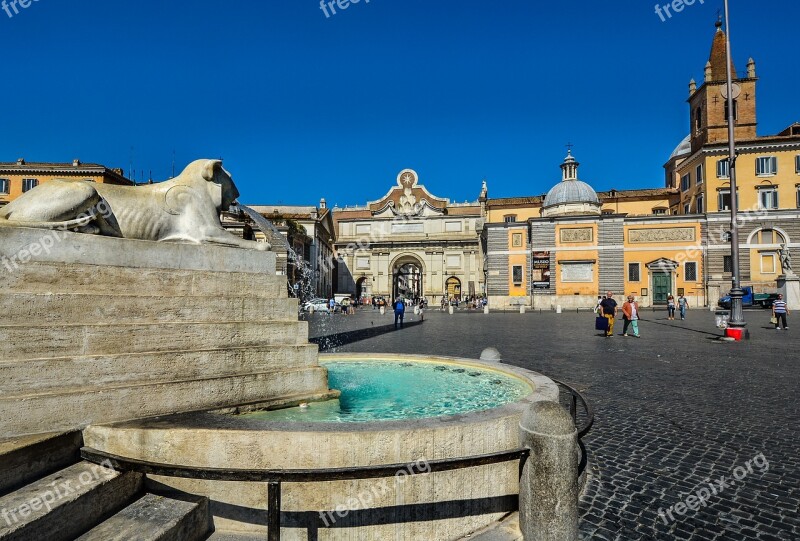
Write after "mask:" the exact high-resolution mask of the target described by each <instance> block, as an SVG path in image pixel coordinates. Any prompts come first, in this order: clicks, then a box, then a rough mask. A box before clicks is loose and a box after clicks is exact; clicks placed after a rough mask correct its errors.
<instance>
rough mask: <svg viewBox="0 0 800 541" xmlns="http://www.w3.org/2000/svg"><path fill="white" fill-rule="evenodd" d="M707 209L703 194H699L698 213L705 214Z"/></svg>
mask: <svg viewBox="0 0 800 541" xmlns="http://www.w3.org/2000/svg"><path fill="white" fill-rule="evenodd" d="M705 211H706V205H705V201H704V197H703V194H700V195H698V196H697V214H703V213H704V212H705Z"/></svg>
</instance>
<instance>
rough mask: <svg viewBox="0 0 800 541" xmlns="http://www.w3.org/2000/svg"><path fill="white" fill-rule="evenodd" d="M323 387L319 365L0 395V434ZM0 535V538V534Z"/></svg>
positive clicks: (226, 404)
mask: <svg viewBox="0 0 800 541" xmlns="http://www.w3.org/2000/svg"><path fill="white" fill-rule="evenodd" d="M322 389H327V371H326V370H325V369H324V368H321V367H309V368H305V369H294V370H284V371H281V372H265V373H260V374H242V375H235V376H229V377H213V378H208V379H192V380H180V379H178V378H177V377H176V378H175V379H174V381H170V382H166V383H147V384H138V385H136V384H134V385H127V386H119V387H113V386H103V387H101V388H97V389H94V390H89V389H85V388H71V389H70V388H67V389H62V390H58V391H53V392H49V393H47V394H40V395H31V396H28V397H18V398H2V399H0V418H3V419H5V420H6V421H5V422H4V423H3V424H2V426H0V438H4V437H12V436H13V435H15V434H22V433H36V432H41V431H43V430H44V429H48V430H52V429H53V428H55V429H59V428H63V429H69V428H72V427H78V428H84V427H86V426H88V425H89V424H94V425H97V424H103V423H110V422H115V421H126V420H133V419H143V418H147V417H154V416H158V415H165V414H169V413H177V412H189V411H203V410H208V409H217V408H226V407H232V406H238V405H242V404H253V403H260V402H267V401H277V400H279V399H281V398H282V397H283V398H287V397H297V396H303V395H305V396H313V395H316V394H318V393H319V392H321V390H322ZM0 539H1V538H0Z"/></svg>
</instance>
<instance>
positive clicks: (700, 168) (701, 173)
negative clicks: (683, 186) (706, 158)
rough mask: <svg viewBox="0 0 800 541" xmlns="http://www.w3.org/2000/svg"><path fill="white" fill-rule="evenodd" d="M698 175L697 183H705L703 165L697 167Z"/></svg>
mask: <svg viewBox="0 0 800 541" xmlns="http://www.w3.org/2000/svg"><path fill="white" fill-rule="evenodd" d="M696 173H697V183H698V184H700V183H701V182H703V179H704V177H703V164H702V163H701V164H698V165H697V169H696Z"/></svg>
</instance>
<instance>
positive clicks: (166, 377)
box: [0, 344, 317, 397]
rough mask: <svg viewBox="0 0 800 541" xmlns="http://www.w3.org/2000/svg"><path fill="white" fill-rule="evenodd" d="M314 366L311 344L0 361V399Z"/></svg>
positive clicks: (314, 357) (313, 349)
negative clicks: (178, 371)
mask: <svg viewBox="0 0 800 541" xmlns="http://www.w3.org/2000/svg"><path fill="white" fill-rule="evenodd" d="M316 364H317V346H316V345H313V344H305V345H300V346H298V345H273V346H259V347H253V348H244V347H234V348H225V349H208V350H201V351H162V352H144V353H130V354H124V355H110V354H101V355H93V356H75V357H57V358H45V359H30V360H24V361H0V396H3V397H10V396H15V395H25V394H35V393H41V392H47V391H51V390H53V389H66V388H78V387H86V386H90V387H100V386H104V385H128V384H132V383H147V382H150V383H159V382H164V381H170V380H171V379H174V378H175V377H176V374H175V367H176V366H180V367H181V374H180V377H181V379H193V378H211V377H228V376H231V375H235V374H253V373H264V372H269V371H282V370H292V369H297V368H304V367H315V366H316Z"/></svg>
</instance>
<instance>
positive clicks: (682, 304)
mask: <svg viewBox="0 0 800 541" xmlns="http://www.w3.org/2000/svg"><path fill="white" fill-rule="evenodd" d="M687 308H689V301H687V300H686V297H684V296H683V293H681V294H680V295H678V311H679V312H680V314H681V321H684V320H685V319H686V309H687Z"/></svg>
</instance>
